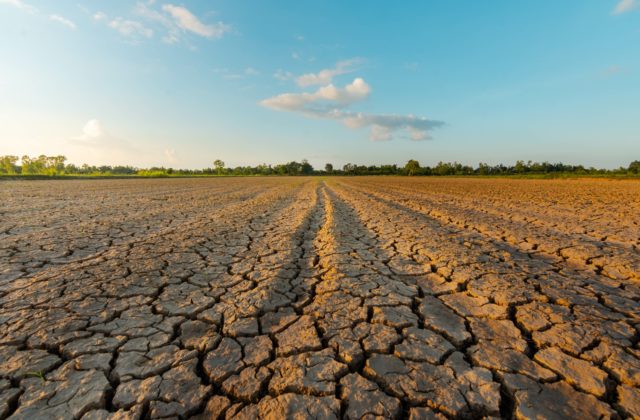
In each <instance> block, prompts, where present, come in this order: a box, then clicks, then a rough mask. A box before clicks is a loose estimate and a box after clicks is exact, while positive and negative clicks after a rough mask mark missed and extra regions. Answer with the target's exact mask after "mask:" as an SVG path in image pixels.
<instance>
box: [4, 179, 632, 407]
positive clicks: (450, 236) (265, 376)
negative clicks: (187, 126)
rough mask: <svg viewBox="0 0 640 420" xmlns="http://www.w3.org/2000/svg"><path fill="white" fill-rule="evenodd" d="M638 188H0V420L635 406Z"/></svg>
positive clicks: (268, 182) (184, 184)
mask: <svg viewBox="0 0 640 420" xmlns="http://www.w3.org/2000/svg"><path fill="white" fill-rule="evenodd" d="M639 247H640V182H636V181H610V180H553V181H552V180H539V181H538V180H506V179H495V180H494V179H452V178H451V179H448V178H401V177H389V178H384V177H371V178H355V177H354V178H337V177H336V178H297V177H292V178H229V179H143V180H133V179H132V180H79V181H26V182H25V181H22V182H13V181H11V182H0V418H6V417H11V418H16V419H17V418H21V419H34V418H50V417H51V418H82V417H83V416H85V418H87V419H94V418H99V419H116V418H117V419H136V418H140V417H142V418H165V417H179V418H189V417H192V416H198V417H201V418H205V419H209V418H225V417H227V418H247V419H254V418H264V417H270V418H286V417H292V416H295V415H297V416H299V418H322V419H325V418H337V417H342V418H362V417H363V416H382V417H385V418H407V417H413V418H416V419H417V418H442V419H444V418H452V417H470V418H480V417H482V416H497V417H518V418H599V417H615V416H621V417H636V418H638V417H640V347H639V344H638V343H639V341H640V333H639V330H640V250H639Z"/></svg>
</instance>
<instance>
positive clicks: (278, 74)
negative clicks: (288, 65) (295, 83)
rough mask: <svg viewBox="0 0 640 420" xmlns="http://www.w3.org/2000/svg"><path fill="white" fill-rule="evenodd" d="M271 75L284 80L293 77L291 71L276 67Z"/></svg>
mask: <svg viewBox="0 0 640 420" xmlns="http://www.w3.org/2000/svg"><path fill="white" fill-rule="evenodd" d="M273 77H274V78H276V79H278V80H280V81H282V82H284V81H286V80H291V79H293V73H291V72H290V71H284V70H282V69H278V70H277V71H276V72H275V73H273Z"/></svg>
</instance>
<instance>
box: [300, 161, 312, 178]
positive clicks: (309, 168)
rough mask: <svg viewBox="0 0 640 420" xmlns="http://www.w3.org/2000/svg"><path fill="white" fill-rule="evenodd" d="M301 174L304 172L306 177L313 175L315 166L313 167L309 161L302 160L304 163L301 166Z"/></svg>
mask: <svg viewBox="0 0 640 420" xmlns="http://www.w3.org/2000/svg"><path fill="white" fill-rule="evenodd" d="M300 172H302V173H303V174H304V175H311V174H313V166H311V164H310V163H309V161H307V159H303V160H302V163H301V164H300Z"/></svg>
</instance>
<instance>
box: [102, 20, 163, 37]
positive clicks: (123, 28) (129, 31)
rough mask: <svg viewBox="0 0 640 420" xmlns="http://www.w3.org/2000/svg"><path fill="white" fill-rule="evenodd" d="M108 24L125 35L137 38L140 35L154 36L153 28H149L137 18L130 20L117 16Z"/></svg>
mask: <svg viewBox="0 0 640 420" xmlns="http://www.w3.org/2000/svg"><path fill="white" fill-rule="evenodd" d="M108 26H109V27H110V28H111V29H115V30H116V31H118V32H119V33H120V34H121V35H124V36H125V37H128V38H131V39H136V38H139V37H144V38H151V37H152V36H153V30H152V29H150V28H147V27H146V26H144V25H143V24H142V23H140V22H138V21H135V20H128V19H124V18H121V17H117V18H115V19H113V20H112V21H111V22H109V24H108Z"/></svg>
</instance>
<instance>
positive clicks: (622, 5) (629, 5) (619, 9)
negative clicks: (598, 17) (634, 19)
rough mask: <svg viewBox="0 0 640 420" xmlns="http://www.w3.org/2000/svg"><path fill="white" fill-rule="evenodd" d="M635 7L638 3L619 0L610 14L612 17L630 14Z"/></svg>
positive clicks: (632, 0)
mask: <svg viewBox="0 0 640 420" xmlns="http://www.w3.org/2000/svg"><path fill="white" fill-rule="evenodd" d="M637 7H638V3H637V2H636V0H620V2H619V3H618V4H617V5H616V7H615V8H614V9H613V11H612V12H611V13H612V14H614V15H621V14H623V13H627V12H630V11H632V10H633V9H635V8H637Z"/></svg>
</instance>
